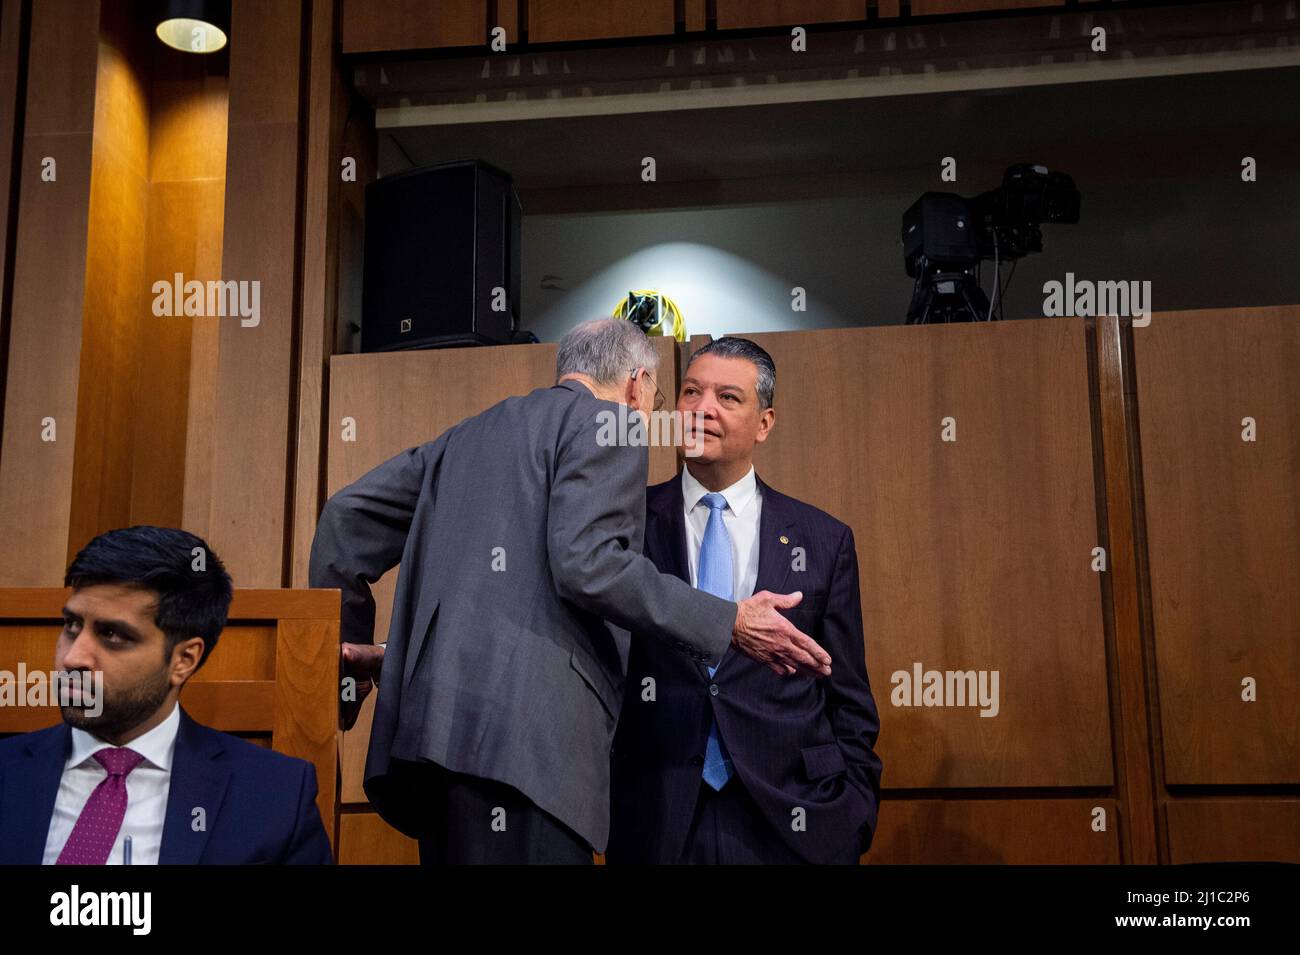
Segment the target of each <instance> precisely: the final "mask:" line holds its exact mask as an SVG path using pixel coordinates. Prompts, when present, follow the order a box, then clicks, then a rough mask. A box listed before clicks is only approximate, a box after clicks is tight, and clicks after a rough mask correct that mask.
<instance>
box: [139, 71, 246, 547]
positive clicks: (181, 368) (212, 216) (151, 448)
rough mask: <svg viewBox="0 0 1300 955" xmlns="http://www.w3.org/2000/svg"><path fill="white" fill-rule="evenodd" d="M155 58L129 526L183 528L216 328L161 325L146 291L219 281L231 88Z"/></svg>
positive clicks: (196, 323)
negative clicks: (179, 281) (158, 285)
mask: <svg viewBox="0 0 1300 955" xmlns="http://www.w3.org/2000/svg"><path fill="white" fill-rule="evenodd" d="M153 52H154V57H153V64H152V66H153V70H152V78H151V83H150V93H151V95H150V126H149V224H148V230H147V238H146V248H145V254H144V271H145V296H146V298H145V301H144V302H142V304H141V307H140V310H139V313H138V314H139V317H138V321H139V322H140V323H142V324H143V325H144V326H145V328H146V329H147V331H146V334H143V335H141V336H140V337H139V345H138V349H137V355H136V367H135V407H136V414H135V416H134V419H133V420H132V422H131V423H132V426H133V429H134V434H133V444H134V451H135V455H134V462H133V467H132V471H131V520H130V522H131V523H133V524H159V525H166V526H174V527H180V526H186V521H185V493H184V492H185V486H186V483H187V478H186V469H187V463H188V460H189V457H190V454H191V452H192V451H193V452H197V451H198V448H199V447H203V448H204V449H205V450H207V451H208V452H209V453H210V447H209V446H208V445H207V444H206V437H207V436H208V435H209V434H210V433H211V419H210V414H211V411H212V391H211V390H208V391H204V390H202V389H196V390H194V391H192V390H191V388H192V386H193V384H194V372H195V370H196V368H198V369H201V370H202V371H208V374H207V375H206V376H205V375H204V374H203V373H202V371H201V372H200V374H199V380H200V381H210V380H211V372H210V371H209V369H215V366H216V351H215V348H214V347H213V346H214V345H215V338H216V332H217V329H218V322H219V321H220V319H215V318H209V317H207V316H181V317H174V318H167V317H163V318H158V317H156V316H154V315H153V311H152V302H151V298H152V292H151V289H152V286H153V283H154V282H156V281H159V280H162V281H167V282H171V281H172V280H173V277H174V276H175V274H176V273H178V272H179V273H180V274H181V275H182V276H184V278H185V279H186V280H189V279H195V280H197V281H200V282H207V281H209V280H213V279H219V278H220V277H221V239H222V224H223V217H224V213H225V191H226V136H227V128H226V111H227V105H228V98H227V97H228V79H227V76H226V75H225V72H224V71H223V70H222V69H220V68H219V67H218V66H217V64H214V63H213V61H211V60H209V59H208V58H206V57H194V56H187V55H185V54H177V53H173V52H171V51H170V50H167V49H166V48H165V47H162V46H161V45H158V46H155V47H153ZM196 339H197V340H198V341H199V342H200V345H199V347H198V349H197V350H196V349H195V348H194V342H195V340H196ZM191 398H194V399H196V400H195V401H191ZM205 399H206V400H205ZM192 423H193V427H192ZM196 435H201V436H202V437H201V438H199V440H197V441H196Z"/></svg>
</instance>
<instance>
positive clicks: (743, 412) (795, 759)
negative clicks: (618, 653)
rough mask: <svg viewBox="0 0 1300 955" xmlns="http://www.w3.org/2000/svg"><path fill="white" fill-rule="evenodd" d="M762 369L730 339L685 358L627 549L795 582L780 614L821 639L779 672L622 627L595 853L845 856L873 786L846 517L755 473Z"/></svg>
mask: <svg viewBox="0 0 1300 955" xmlns="http://www.w3.org/2000/svg"><path fill="white" fill-rule="evenodd" d="M775 385H776V368H775V365H774V364H773V362H772V358H771V356H770V355H768V353H767V352H766V351H765V350H764V349H762V348H760V347H759V346H758V345H757V344H755V343H754V342H751V341H749V340H747V339H743V338H734V337H726V338H720V339H718V340H716V341H714V342H712V343H710V344H709V345H707V346H705V347H704V348H702V349H700V350H699V351H697V352H695V354H694V355H693V356H692V357H691V359H690V362H689V363H688V365H687V368H686V373H685V375H684V376H683V379H682V390H681V395H680V397H679V399H678V404H677V410H678V411H679V412H683V413H690V414H692V415H694V416H695V420H696V421H698V422H700V423H701V425H702V432H703V438H702V441H699V440H697V442H696V444H695V445H694V447H693V448H692V450H693V451H698V454H696V455H695V456H687V457H686V468H685V470H684V471H683V473H682V474H681V475H680V476H679V477H676V478H673V479H672V480H670V481H667V482H665V483H663V484H659V485H656V486H654V487H651V488H650V489H649V490H648V491H647V494H646V532H645V554H646V556H647V557H649V558H650V559H651V560H653V561H654V563H655V565H656V566H657V567H658V568H659V569H660V570H661V571H663V572H665V573H672V574H676V575H677V576H679V577H681V578H682V579H683V580H686V581H687V582H689V583H691V584H692V585H694V586H696V587H699V588H700V589H706V590H709V591H710V592H711V593H714V594H717V595H719V596H723V597H725V598H726V599H741V598H743V597H746V596H748V595H749V594H750V593H752V592H754V591H758V590H770V591H773V592H775V593H786V592H788V591H798V592H800V593H802V594H803V599H802V601H801V602H800V603H799V604H798V605H797V606H795V607H793V608H791V609H788V610H783V611H782V613H783V614H785V615H786V616H788V617H789V618H790V621H791V622H792V623H793V624H794V625H795V626H797V627H798V628H799V629H800V630H802V631H803V632H805V633H807V634H808V635H809V636H811V637H812V638H813V639H814V640H815V641H816V642H817V643H818V644H819V645H820V646H821V647H822V648H823V649H825V650H826V652H828V653H829V654H830V655H831V660H832V673H831V675H830V676H829V677H823V678H815V677H812V676H806V677H805V676H779V675H777V674H776V673H774V672H773V671H772V670H771V669H770V668H769V667H768V666H765V665H763V664H762V663H759V662H756V661H754V660H752V659H750V658H747V657H744V656H743V655H737V654H735V653H733V652H731V651H727V653H726V654H725V655H724V656H723V657H722V659H721V661H720V662H719V663H718V665H717V667H716V668H714V669H710V668H709V667H707V666H706V665H705V664H703V663H699V662H697V661H695V660H692V659H690V658H689V657H687V656H685V655H683V654H679V653H674V652H673V651H672V649H671V647H666V646H664V645H663V644H662V641H659V640H654V639H647V638H646V637H644V636H643V635H639V634H637V635H634V636H633V639H632V645H631V652H630V658H629V662H628V676H627V686H626V695H625V699H624V702H623V708H622V714H621V717H620V722H619V726H618V731H617V734H616V735H615V739H614V748H613V754H612V784H611V802H612V820H611V827H612V831H611V834H610V844H609V849H608V851H607V853H606V857H607V859H608V861H609V862H611V863H620V862H634V863H635V862H641V863H647V862H652V863H679V862H681V863H804V862H812V863H856V862H857V860H858V858H859V856H860V855H861V854H862V853H864V852H866V851H867V848H868V846H870V844H871V839H872V836H873V835H874V832H875V826H876V812H877V800H878V798H879V793H880V773H881V763H880V759H879V758H878V757H877V756H876V754H875V752H874V751H873V747H874V746H875V743H876V737H877V734H878V733H879V729H880V724H879V721H878V718H877V713H876V705H875V701H874V700H873V699H872V695H871V687H870V686H869V684H868V682H867V670H866V663H865V650H864V644H863V635H862V609H861V604H860V598H859V590H858V561H857V553H856V551H855V549H854V542H853V532H852V530H850V529H849V527H848V526H847V525H845V524H843V523H841V522H840V521H838V520H836V519H835V518H833V517H831V516H830V515H829V514H826V513H825V512H823V511H820V510H818V509H817V508H815V507H811V506H809V505H807V504H804V503H802V502H800V501H797V500H794V499H793V498H790V497H786V496H785V495H784V494H781V493H778V492H777V491H775V490H773V489H772V488H770V487H768V486H767V485H766V484H764V483H763V482H762V481H761V480H759V479H758V477H757V476H756V475H755V473H754V467H753V455H754V448H755V446H757V445H758V444H760V443H762V442H763V441H765V440H767V436H768V434H769V433H770V432H771V429H772V426H773V424H774V423H775V411H774V409H773V407H772V401H773V393H774V390H775Z"/></svg>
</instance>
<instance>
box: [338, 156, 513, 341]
mask: <svg viewBox="0 0 1300 955" xmlns="http://www.w3.org/2000/svg"><path fill="white" fill-rule="evenodd" d="M521 217H522V210H521V208H520V206H519V197H518V196H517V195H516V194H515V187H514V184H513V183H512V182H511V179H510V176H509V175H507V174H506V173H504V172H502V171H501V170H500V169H496V168H494V167H492V166H489V165H488V164H487V163H484V162H478V161H476V160H466V161H461V162H448V163H439V164H438V165H436V166H425V167H423V168H420V169H411V170H408V171H406V172H401V173H397V174H396V175H392V176H385V177H383V178H382V179H377V180H375V181H374V182H372V183H370V184H369V185H368V186H366V237H365V253H364V255H365V266H364V272H363V278H362V292H361V350H362V351H363V352H374V351H393V350H395V349H399V348H446V347H451V346H457V345H496V344H508V343H509V342H511V341H513V340H514V337H515V332H516V329H518V327H519V220H520V218H521Z"/></svg>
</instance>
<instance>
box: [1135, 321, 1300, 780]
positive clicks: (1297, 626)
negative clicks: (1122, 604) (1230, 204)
mask: <svg viewBox="0 0 1300 955" xmlns="http://www.w3.org/2000/svg"><path fill="white" fill-rule="evenodd" d="M1133 337H1134V350H1135V366H1136V376H1137V387H1138V395H1139V398H1140V401H1139V410H1140V421H1141V435H1142V475H1143V490H1144V495H1145V504H1146V529H1147V543H1148V550H1149V561H1150V574H1151V599H1152V617H1153V626H1154V631H1155V637H1154V639H1155V650H1156V659H1157V663H1158V675H1157V682H1158V687H1159V694H1160V716H1161V725H1162V728H1163V733H1164V763H1163V765H1164V770H1165V774H1166V782H1168V783H1170V784H1179V783H1216V784H1224V783H1289V784H1295V783H1297V782H1300V695H1297V693H1296V692H1295V690H1296V687H1297V686H1300V481H1297V475H1300V380H1298V379H1297V378H1296V374H1295V370H1296V368H1297V367H1300V307H1294V306H1293V307H1281V308H1254V309H1228V310H1220V311H1213V312H1182V313H1172V312H1171V313H1160V314H1156V315H1153V316H1152V317H1151V324H1150V325H1149V326H1148V327H1146V328H1136V329H1134V330H1133ZM1248 417H1249V418H1252V419H1254V421H1255V423H1256V427H1257V429H1258V430H1257V437H1256V440H1254V441H1246V440H1243V437H1242V435H1243V419H1245V418H1248ZM1247 678H1251V679H1253V680H1255V681H1256V682H1257V700H1256V701H1255V702H1244V701H1243V699H1242V695H1243V686H1242V681H1243V680H1246V679H1247Z"/></svg>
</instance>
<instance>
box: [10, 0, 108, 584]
mask: <svg viewBox="0 0 1300 955" xmlns="http://www.w3.org/2000/svg"><path fill="white" fill-rule="evenodd" d="M98 25H99V16H98V4H94V3H86V2H82V0H50V2H48V3H39V4H33V7H32V21H31V40H30V54H29V57H30V59H29V63H30V68H29V70H28V75H27V102H26V107H25V112H24V128H23V145H22V165H21V171H20V175H21V184H20V188H19V199H18V224H17V233H16V236H15V248H14V267H13V298H12V312H11V324H10V340H9V354H8V356H7V360H8V373H7V374H8V377H7V380H6V382H5V421H4V425H5V427H4V436H3V447H2V448H0V527H2V528H4V533H5V546H4V549H3V553H2V554H0V586H23V585H47V584H55V583H59V582H61V581H62V579H63V572H64V570H65V569H66V566H67V564H66V557H67V546H68V529H69V521H70V517H71V513H70V500H71V495H72V477H73V457H74V449H75V443H76V412H77V388H78V383H77V372H78V368H79V356H80V354H81V334H82V308H83V305H84V302H85V291H86V232H87V225H88V221H89V212H90V178H91V129H92V126H93V122H94V116H95V77H96V61H97V49H98ZM45 157H50V158H53V159H54V160H55V161H56V162H57V164H58V165H57V170H58V178H57V180H55V181H53V182H45V181H42V179H41V172H42V160H43V159H44V158H45ZM46 418H51V419H53V421H54V423H55V426H56V428H57V440H54V441H44V440H42V427H43V426H42V421H43V420H44V419H46Z"/></svg>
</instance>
